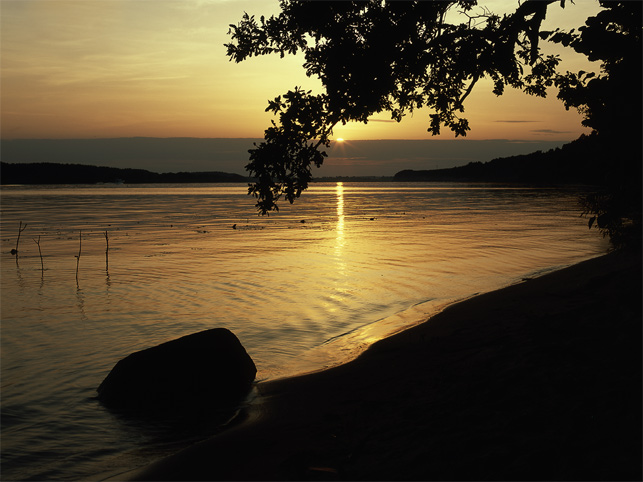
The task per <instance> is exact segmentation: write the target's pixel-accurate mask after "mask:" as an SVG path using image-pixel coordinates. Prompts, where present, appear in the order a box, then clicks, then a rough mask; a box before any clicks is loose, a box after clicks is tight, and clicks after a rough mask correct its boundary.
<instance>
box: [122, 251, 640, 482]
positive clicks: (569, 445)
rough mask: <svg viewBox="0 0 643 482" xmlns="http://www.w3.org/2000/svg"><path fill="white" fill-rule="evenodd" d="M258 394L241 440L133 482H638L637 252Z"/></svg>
mask: <svg viewBox="0 0 643 482" xmlns="http://www.w3.org/2000/svg"><path fill="white" fill-rule="evenodd" d="M257 391H258V395H259V396H258V398H257V399H256V400H255V402H254V403H253V404H252V405H251V407H250V409H249V411H248V413H247V414H246V417H247V418H246V419H245V420H244V421H242V422H241V423H240V424H239V425H237V426H236V427H233V428H231V429H230V430H228V431H226V432H224V433H222V434H221V435H219V436H217V437H214V438H212V439H210V440H207V441H204V442H202V443H199V444H196V445H194V446H192V447H189V448H187V449H186V450H183V451H182V452H180V453H178V454H176V455H174V456H171V457H169V458H166V459H164V460H161V461H159V462H157V463H156V464H153V465H152V466H150V467H148V468H146V469H144V470H142V471H140V472H138V473H130V474H128V476H129V477H130V478H131V479H135V480H301V479H305V480H323V479H327V480H404V479H406V480H445V479H447V480H463V479H473V480H488V479H492V480H509V479H514V480H536V479H538V480H580V479H583V480H640V478H641V258H640V254H635V255H632V254H623V253H613V254H610V255H607V256H603V257H600V258H596V259H593V260H590V261H586V262H583V263H581V264H579V265H575V266H572V267H570V268H567V269H564V270H561V271H558V272H555V273H552V274H549V275H546V276H543V277H541V278H537V279H534V280H528V281H526V282H524V283H521V284H518V285H514V286H510V287H508V288H505V289H502V290H499V291H495V292H491V293H487V294H484V295H481V296H478V297H475V298H472V299H470V300H467V301H465V302H462V303H459V304H456V305H453V306H451V307H449V308H448V309H446V310H445V311H444V312H442V313H441V314H439V315H437V316H435V317H434V318H432V319H431V320H429V321H428V322H426V323H424V324H422V325H419V326H417V327H415V328H412V329H409V330H407V331H404V332H402V333H399V334H397V335H395V336H393V337H391V338H388V339H385V340H383V341H381V342H379V343H376V344H375V345H374V346H372V347H371V348H370V349H369V350H368V351H367V352H366V353H365V354H363V355H362V356H361V357H359V358H358V359H357V360H355V361H353V362H351V363H348V364H346V365H343V366H340V367H337V368H334V369H331V370H327V371H322V372H318V373H314V374H310V375H305V376H301V377H297V378H291V379H283V380H277V381H272V382H266V383H260V384H259V385H258V386H257ZM122 476H123V474H121V476H120V477H122Z"/></svg>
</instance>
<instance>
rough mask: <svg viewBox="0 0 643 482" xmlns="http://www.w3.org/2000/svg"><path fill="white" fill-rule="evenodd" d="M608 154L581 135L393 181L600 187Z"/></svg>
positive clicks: (595, 140)
mask: <svg viewBox="0 0 643 482" xmlns="http://www.w3.org/2000/svg"><path fill="white" fill-rule="evenodd" d="M609 160H610V152H609V149H606V148H605V146H604V145H603V143H602V142H600V140H599V139H598V138H597V136H595V135H592V136H581V137H580V138H578V139H576V140H575V141H572V142H570V143H569V144H565V145H564V146H562V147H559V148H556V149H551V150H549V151H547V152H543V151H536V152H533V153H531V154H523V155H518V156H510V157H502V158H497V159H493V160H491V161H488V162H470V163H469V164H467V165H465V166H458V167H452V168H448V169H433V170H410V169H407V170H404V171H400V172H398V173H396V174H395V176H394V177H393V180H395V181H448V182H461V181H465V182H510V183H515V182H518V183H525V184H547V185H551V184H554V185H559V184H585V185H594V186H600V185H604V184H605V182H606V179H607V176H608V172H609Z"/></svg>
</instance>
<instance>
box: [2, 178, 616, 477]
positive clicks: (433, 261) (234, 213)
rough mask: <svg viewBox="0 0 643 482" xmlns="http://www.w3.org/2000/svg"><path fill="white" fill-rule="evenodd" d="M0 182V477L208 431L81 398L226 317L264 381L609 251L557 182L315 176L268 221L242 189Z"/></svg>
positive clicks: (136, 461) (53, 473) (110, 467)
mask: <svg viewBox="0 0 643 482" xmlns="http://www.w3.org/2000/svg"><path fill="white" fill-rule="evenodd" d="M1 193H2V218H1V223H2V233H1V241H2V246H1V260H2V264H1V267H2V278H1V283H2V284H1V294H2V327H1V328H2V332H1V335H2V336H1V337H2V478H3V479H4V480H15V479H22V480H24V479H30V478H31V479H58V480H76V479H79V478H88V477H93V478H104V477H107V476H108V475H113V474H118V473H120V472H122V471H124V470H127V469H131V468H134V467H136V466H140V465H142V464H145V463H147V462H149V461H150V460H152V459H154V458H155V457H158V456H159V455H163V454H166V453H168V452H170V451H172V450H174V449H175V448H176V446H177V445H176V444H177V443H179V444H180V443H185V440H186V439H196V438H199V437H203V436H205V435H207V434H208V433H210V432H208V431H209V430H211V429H212V428H211V427H205V428H204V427H201V430H200V431H195V430H192V429H190V428H186V429H185V433H176V427H174V429H167V430H166V429H164V427H159V426H158V425H155V426H154V427H150V426H149V425H147V426H146V425H145V424H144V423H138V422H134V421H132V420H127V419H124V418H122V417H120V416H118V415H117V414H113V413H110V412H109V411H108V410H106V409H104V408H103V407H102V406H101V405H100V404H99V403H98V402H97V401H95V400H93V399H92V397H93V396H94V395H95V394H96V393H95V389H96V387H97V386H98V385H99V384H100V382H101V381H102V380H103V378H104V377H105V376H106V375H107V373H108V372H109V370H110V369H111V368H112V366H113V365H114V364H115V363H116V362H117V361H118V360H119V359H121V358H123V357H125V356H126V355H128V354H130V353H131V352H133V351H136V350H140V349H143V348H147V347H150V346H153V345H156V344H159V343H161V342H164V341H167V340H170V339H174V338H177V337H180V336H183V335H186V334H189V333H194V332H197V331H201V330H205V329H208V328H213V327H226V328H229V329H230V330H232V331H233V332H234V333H235V334H236V335H237V336H238V337H239V339H240V340H241V342H242V343H243V345H244V346H245V347H246V349H247V350H248V352H249V353H250V355H251V356H252V358H253V359H254V360H255V363H256V364H257V367H258V378H259V379H266V378H274V377H279V376H285V375H289V374H293V373H297V372H302V371H308V370H312V369H318V368H322V367H325V366H331V365H333V364H337V363H339V362H341V361H343V360H346V359H348V358H350V357H352V356H354V355H355V354H357V353H359V351H360V350H362V349H363V348H364V347H365V346H367V345H368V344H369V343H371V342H372V341H374V340H375V339H377V338H379V337H382V336H384V335H385V334H386V333H390V332H392V331H395V330H397V329H399V328H400V327H402V326H408V325H411V324H414V323H417V322H419V321H421V320H423V319H425V318H426V317H428V316H429V315H430V314H432V313H434V312H435V311H436V310H439V309H440V308H441V307H443V306H444V305H445V304H446V303H449V302H452V301H454V300H457V299H461V298H464V297H467V296H470V295H472V294H475V293H479V292H484V291H489V290H492V289H495V288H498V287H501V286H505V285H507V284H510V283H514V282H516V281H519V280H520V279H521V278H523V277H527V276H534V275H537V274H540V273H543V272H546V271H548V270H551V269H556V268H560V267H563V266H566V265H569V264H572V263H575V262H578V261H581V260H583V259H586V258H589V257H592V256H596V255H598V254H601V253H603V252H605V250H606V248H607V245H606V242H605V241H604V240H603V239H602V238H600V236H597V235H596V233H595V232H589V231H588V230H587V224H586V221H585V220H584V219H582V218H579V216H578V214H579V211H578V207H577V204H576V199H577V193H575V192H571V191H560V190H553V189H523V188H508V187H502V186H498V187H490V186H481V185H461V184H458V185H448V184H431V183H427V184H411V185H409V184H395V183H390V184H388V183H380V184H360V183H354V184H353V183H344V184H341V183H338V184H330V183H329V184H316V185H314V187H313V188H312V189H310V190H309V192H307V193H306V194H305V195H304V197H303V198H302V199H301V200H300V201H299V202H298V203H296V204H295V205H294V206H288V205H284V206H283V207H282V211H281V212H280V213H279V214H277V215H271V216H270V217H264V218H260V217H258V216H257V215H256V214H255V210H254V206H253V201H252V199H251V198H249V197H248V196H247V195H246V187H245V185H199V186H195V185H162V186H160V185H149V186H128V185H121V186H108V185H105V186H75V187H72V186H54V187H29V188H26V187H19V186H15V187H3V188H2V191H1ZM20 221H22V222H23V223H27V225H28V226H27V228H26V230H25V231H23V233H22V235H21V238H20V256H19V258H18V259H17V260H16V259H15V257H14V256H12V255H11V254H10V253H9V252H10V250H11V249H12V248H14V247H15V243H16V237H17V234H18V226H19V222H20ZM233 226H235V229H233ZM105 231H107V233H108V238H109V252H108V258H107V259H106V253H105V251H106V239H105V234H104V232H105ZM80 232H82V250H81V256H80V258H79V261H78V278H77V277H76V267H77V259H76V257H75V256H76V255H78V252H79V237H80V236H81V233H80ZM38 237H40V247H41V250H42V255H43V263H44V270H42V268H41V259H40V256H39V253H38V246H37V245H36V243H35V242H34V239H36V240H37V239H38ZM177 438H179V439H181V440H178V441H177Z"/></svg>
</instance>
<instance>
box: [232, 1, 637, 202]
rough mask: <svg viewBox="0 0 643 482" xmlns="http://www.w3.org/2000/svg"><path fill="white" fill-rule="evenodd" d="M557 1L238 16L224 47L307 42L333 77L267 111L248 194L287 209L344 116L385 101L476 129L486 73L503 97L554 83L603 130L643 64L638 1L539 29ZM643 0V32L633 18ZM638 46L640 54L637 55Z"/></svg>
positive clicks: (317, 8)
mask: <svg viewBox="0 0 643 482" xmlns="http://www.w3.org/2000/svg"><path fill="white" fill-rule="evenodd" d="M554 3H559V5H560V7H563V8H564V6H565V0H544V1H537V0H526V1H525V2H523V3H522V4H520V5H519V6H518V7H517V9H516V11H515V12H514V13H513V14H511V15H505V16H503V17H500V16H497V15H494V14H492V13H491V12H490V11H489V10H488V9H486V8H484V7H483V8H482V11H480V10H478V9H474V7H476V5H477V2H476V1H475V0H451V1H412V2H396V1H391V2H387V1H382V0H369V1H355V2H347V1H339V2H308V1H299V0H282V1H281V4H280V6H281V13H280V14H279V15H277V16H272V17H270V18H264V17H263V16H262V17H260V18H259V20H257V19H255V17H254V16H250V15H248V14H247V13H246V14H244V16H243V19H242V21H241V22H240V23H239V24H238V25H231V26H230V32H229V33H230V35H231V37H232V42H231V43H229V44H226V47H227V49H228V56H229V57H230V59H231V60H233V61H235V62H241V61H243V60H245V59H247V58H249V57H252V56H258V55H267V54H273V53H277V54H279V55H281V56H282V57H283V56H284V55H286V54H294V53H297V52H300V51H301V52H303V54H304V58H305V63H304V65H303V67H304V69H305V70H306V74H307V75H308V76H316V77H318V78H319V79H320V80H321V82H322V85H323V87H324V92H323V93H321V94H313V93H312V92H310V91H303V90H301V89H299V88H297V87H296V88H295V89H294V90H291V91H289V92H287V93H286V94H284V95H283V96H278V97H277V98H275V99H274V100H273V101H270V102H269V103H268V107H267V109H266V111H270V112H273V113H274V114H275V115H276V116H277V121H276V122H275V121H272V125H271V127H269V128H268V129H267V130H266V131H265V140H264V142H262V143H260V144H259V145H255V148H254V149H251V150H250V151H249V152H250V163H249V164H248V165H247V166H246V169H247V170H248V171H250V173H251V174H252V175H254V176H255V177H256V179H257V181H256V182H255V183H253V184H251V185H250V187H249V194H252V195H254V196H255V197H256V198H257V208H258V210H259V211H260V213H262V214H266V213H269V212H270V211H271V210H276V209H278V206H277V201H279V200H280V198H281V197H282V196H284V197H285V199H286V200H288V201H289V202H290V203H292V202H293V201H294V200H295V199H296V198H297V197H299V195H300V194H301V193H302V191H303V190H304V189H306V187H307V186H308V182H309V181H310V180H311V178H312V166H313V165H314V166H317V167H319V166H320V165H321V164H322V163H323V160H324V158H325V157H326V153H325V151H324V150H323V149H324V148H326V147H329V146H330V136H331V135H332V130H333V127H334V126H335V125H337V123H342V124H345V123H346V122H348V121H359V122H364V123H367V122H368V118H369V116H371V115H372V114H375V113H378V112H383V111H387V112H389V113H390V114H391V117H392V119H394V120H396V121H398V122H399V121H400V120H401V119H402V118H403V117H404V116H405V115H406V114H408V113H412V112H413V111H414V110H416V109H421V108H428V109H430V110H431V111H432V113H431V114H430V116H429V119H430V121H429V126H428V129H427V130H428V131H429V132H431V133H432V134H433V135H436V134H439V133H440V130H441V129H442V128H443V127H446V128H448V129H450V130H451V131H453V132H454V134H455V136H456V137H457V136H464V135H466V133H467V131H468V130H469V123H468V121H467V119H466V118H464V117H463V116H462V113H463V112H464V101H465V99H466V98H467V97H468V96H469V94H470V93H471V91H472V89H473V88H474V86H475V85H476V83H477V82H478V81H479V80H480V79H482V78H485V77H486V78H490V79H492V80H493V84H494V89H493V92H494V93H495V94H496V95H501V94H502V93H503V91H504V89H505V87H506V86H510V87H514V88H517V89H521V90H523V91H524V92H525V93H527V94H529V95H536V96H543V97H544V96H545V95H546V90H547V88H548V87H552V86H556V87H558V88H559V97H560V98H561V100H562V101H563V102H564V103H565V105H566V107H567V108H570V107H575V108H577V109H579V111H580V112H581V113H582V114H583V115H584V117H585V120H584V122H586V123H587V124H586V125H588V126H590V127H592V128H594V129H595V130H596V131H599V130H603V129H608V128H610V127H611V126H613V124H614V123H613V122H612V120H611V119H610V115H612V114H613V112H612V111H610V109H618V107H614V106H613V105H612V101H611V99H609V98H608V97H609V94H610V92H609V90H610V87H609V86H610V85H611V82H612V81H613V80H614V79H615V78H617V77H618V78H619V79H621V80H623V81H625V80H627V79H626V78H624V76H623V74H624V72H625V71H624V69H627V68H628V65H629V64H628V63H626V62H625V61H624V60H623V59H625V58H627V59H628V61H627V62H629V63H636V62H638V66H639V68H638V72H639V73H640V3H639V2H605V1H601V2H600V3H601V5H602V6H603V7H605V8H606V9H607V10H608V11H609V12H611V17H610V16H609V15H607V16H605V15H603V16H601V15H599V16H597V17H596V18H598V19H599V20H592V19H588V24H587V25H586V27H585V28H584V29H581V31H580V33H574V32H573V31H572V32H563V31H555V32H541V28H540V27H541V24H542V21H543V19H544V18H545V14H546V12H547V9H548V8H549V7H550V6H551V4H554ZM630 3H631V4H636V5H635V6H634V7H633V6H631V5H629V6H628V4H630ZM637 8H638V11H639V17H638V21H639V24H638V30H637V29H636V28H633V27H632V28H630V27H631V26H630V24H632V25H633V24H634V23H635V22H634V21H633V18H634V16H633V15H634V14H635V12H636V10H637ZM452 9H458V10H459V11H461V12H462V13H463V14H464V17H462V16H460V17H459V18H465V19H466V21H464V22H463V23H459V24H455V23H451V22H449V21H448V20H447V18H450V17H447V13H448V11H449V10H452ZM632 12H634V13H632ZM601 14H603V12H601ZM619 15H620V17H619ZM590 20H591V22H590ZM606 25H607V26H613V25H616V27H614V28H611V27H610V28H611V29H610V28H608V29H606ZM625 25H627V26H626V27H625ZM601 29H602V30H603V31H606V32H613V33H614V37H618V38H621V39H622V37H628V39H629V40H628V42H629V43H628V42H626V43H627V50H626V51H624V52H621V51H620V50H619V48H618V47H617V45H616V42H617V40H614V42H613V43H610V44H609V45H610V46H613V47H609V48H607V49H603V50H607V51H606V52H603V51H602V50H601V52H600V53H597V51H598V49H597V45H595V44H596V42H600V40H597V30H601ZM636 38H638V46H639V47H638V48H639V51H638V52H636V51H635V48H636V47H635V44H636ZM541 40H547V41H553V42H557V43H561V44H565V45H569V46H571V47H572V48H574V49H576V50H577V51H579V52H582V53H585V54H586V55H588V57H589V58H590V59H592V60H593V59H594V57H596V58H598V59H600V60H601V61H602V62H603V64H602V75H601V76H598V77H596V76H594V77H592V75H591V74H587V73H583V72H579V73H570V72H567V73H565V74H562V73H559V72H558V71H557V67H558V65H559V62H560V58H559V57H558V56H553V55H548V56H545V55H543V54H542V53H541V50H540V48H539V42H540V41H541ZM633 45H634V47H633ZM632 49H634V50H632ZM633 54H638V56H637V57H636V60H634V55H633ZM619 56H620V57H619ZM597 82H598V83H597ZM638 82H639V83H638V86H637V89H636V92H638V94H639V96H640V80H639V81H638ZM597 91H600V92H601V93H602V94H604V97H605V98H604V99H603V100H601V101H600V102H595V99H596V98H597V95H598V94H597ZM629 92H630V94H634V95H635V93H633V92H632V91H631V90H630V91H629ZM623 95H626V94H623ZM605 106H608V107H605ZM610 106H611V107H610ZM629 106H630V108H629V109H630V110H633V109H632V108H631V106H632V104H631V103H630V104H629ZM626 107H627V106H626ZM620 108H622V106H621V107H620ZM636 109H637V112H636V113H633V114H632V115H630V114H628V118H631V119H632V121H631V124H632V125H633V126H634V127H632V130H633V131H634V130H635V129H636V127H635V125H634V124H635V122H634V121H635V120H636V119H635V118H636V116H638V125H639V126H640V102H639V103H638V104H637V105H636ZM606 126H607V127H606ZM638 132H639V133H640V127H639V131H638Z"/></svg>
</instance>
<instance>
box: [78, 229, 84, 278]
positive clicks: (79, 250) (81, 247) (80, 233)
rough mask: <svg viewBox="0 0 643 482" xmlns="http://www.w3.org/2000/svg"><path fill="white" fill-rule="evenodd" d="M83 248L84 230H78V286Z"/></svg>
mask: <svg viewBox="0 0 643 482" xmlns="http://www.w3.org/2000/svg"><path fill="white" fill-rule="evenodd" d="M82 249H83V232H82V230H81V231H78V256H76V286H78V265H79V264H80V253H81V251H82Z"/></svg>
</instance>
